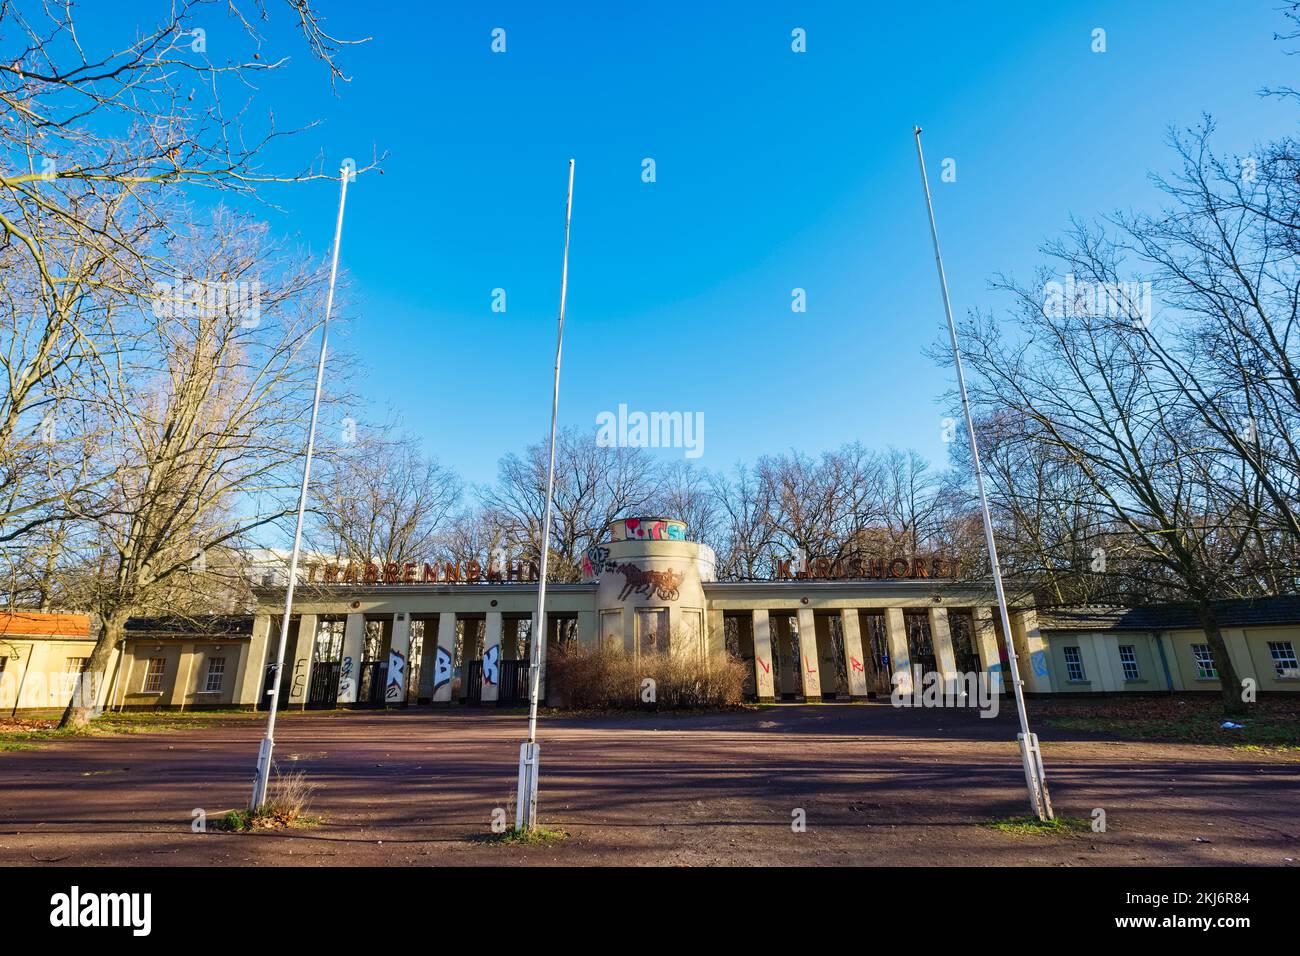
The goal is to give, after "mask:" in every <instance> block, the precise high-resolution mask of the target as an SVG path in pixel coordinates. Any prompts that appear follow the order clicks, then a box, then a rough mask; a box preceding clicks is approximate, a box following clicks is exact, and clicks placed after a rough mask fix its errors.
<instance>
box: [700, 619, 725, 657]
mask: <svg viewBox="0 0 1300 956" xmlns="http://www.w3.org/2000/svg"><path fill="white" fill-rule="evenodd" d="M704 617H705V622H704V627H705V633H706V635H707V636H706V637H705V640H704V653H705V654H706V655H712V654H721V653H722V652H723V651H725V650H726V649H727V632H726V629H725V627H724V626H723V622H722V609H721V608H709V609H708V610H707V611H705V612H704Z"/></svg>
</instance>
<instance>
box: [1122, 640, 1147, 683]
mask: <svg viewBox="0 0 1300 956" xmlns="http://www.w3.org/2000/svg"><path fill="white" fill-rule="evenodd" d="M1125 651H1128V657H1125V656H1124V652H1125ZM1119 663H1120V667H1122V668H1123V670H1124V679H1125V680H1141V679H1142V668H1141V666H1139V665H1138V658H1137V645H1135V644H1121V645H1119ZM1130 667H1131V668H1132V669H1131V670H1130Z"/></svg>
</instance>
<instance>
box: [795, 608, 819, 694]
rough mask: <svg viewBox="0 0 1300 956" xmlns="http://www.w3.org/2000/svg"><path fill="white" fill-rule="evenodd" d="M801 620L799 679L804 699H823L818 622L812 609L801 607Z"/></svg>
mask: <svg viewBox="0 0 1300 956" xmlns="http://www.w3.org/2000/svg"><path fill="white" fill-rule="evenodd" d="M798 618H799V679H800V680H801V681H802V682H803V684H802V686H803V699H804V700H806V701H810V702H812V701H819V700H821V699H822V680H821V674H819V673H818V668H819V667H821V659H820V657H819V656H818V654H817V621H816V618H814V617H813V612H812V608H808V607H801V608H799V611H798Z"/></svg>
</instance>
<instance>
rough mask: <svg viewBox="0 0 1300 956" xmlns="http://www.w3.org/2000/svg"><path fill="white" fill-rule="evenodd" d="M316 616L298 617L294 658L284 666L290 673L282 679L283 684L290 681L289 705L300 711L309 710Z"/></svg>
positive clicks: (314, 651) (286, 661)
mask: <svg viewBox="0 0 1300 956" xmlns="http://www.w3.org/2000/svg"><path fill="white" fill-rule="evenodd" d="M316 627H317V622H316V615H315V614H302V615H299V617H298V636H297V639H296V640H295V641H294V645H293V646H294V652H293V657H292V658H290V657H288V656H286V657H285V660H284V666H285V667H286V668H288V671H289V673H287V674H285V675H283V676H282V677H281V678H280V681H281V683H283V682H284V681H289V703H290V704H297V705H298V709H299V710H305V709H306V708H307V695H308V693H309V691H310V688H311V664H312V658H313V657H315V656H316Z"/></svg>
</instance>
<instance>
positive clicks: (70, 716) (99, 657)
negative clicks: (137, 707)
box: [59, 614, 126, 730]
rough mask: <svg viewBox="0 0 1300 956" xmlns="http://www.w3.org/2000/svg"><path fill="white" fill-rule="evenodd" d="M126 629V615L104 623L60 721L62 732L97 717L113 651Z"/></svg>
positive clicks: (112, 616)
mask: <svg viewBox="0 0 1300 956" xmlns="http://www.w3.org/2000/svg"><path fill="white" fill-rule="evenodd" d="M125 629H126V615H124V614H114V615H110V616H108V617H105V618H103V619H102V620H101V622H100V625H99V638H98V640H96V641H95V649H94V650H93V651H91V652H90V658H89V660H87V662H86V669H85V671H83V672H82V674H81V675H80V679H79V680H78V681H77V684H76V686H75V687H74V688H73V692H72V699H71V700H69V701H68V706H67V708H66V709H65V710H64V711H63V719H62V720H60V721H59V729H60V730H62V729H63V728H65V727H69V728H73V729H79V728H82V727H85V726H86V725H87V724H89V723H90V720H91V718H92V717H94V716H95V713H96V707H97V705H98V702H99V697H100V694H101V692H103V691H104V688H105V684H106V682H107V680H108V665H109V663H110V662H111V661H112V659H113V649H114V648H115V647H117V644H118V642H119V641H120V640H121V639H122V635H123V633H124V632H125Z"/></svg>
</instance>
